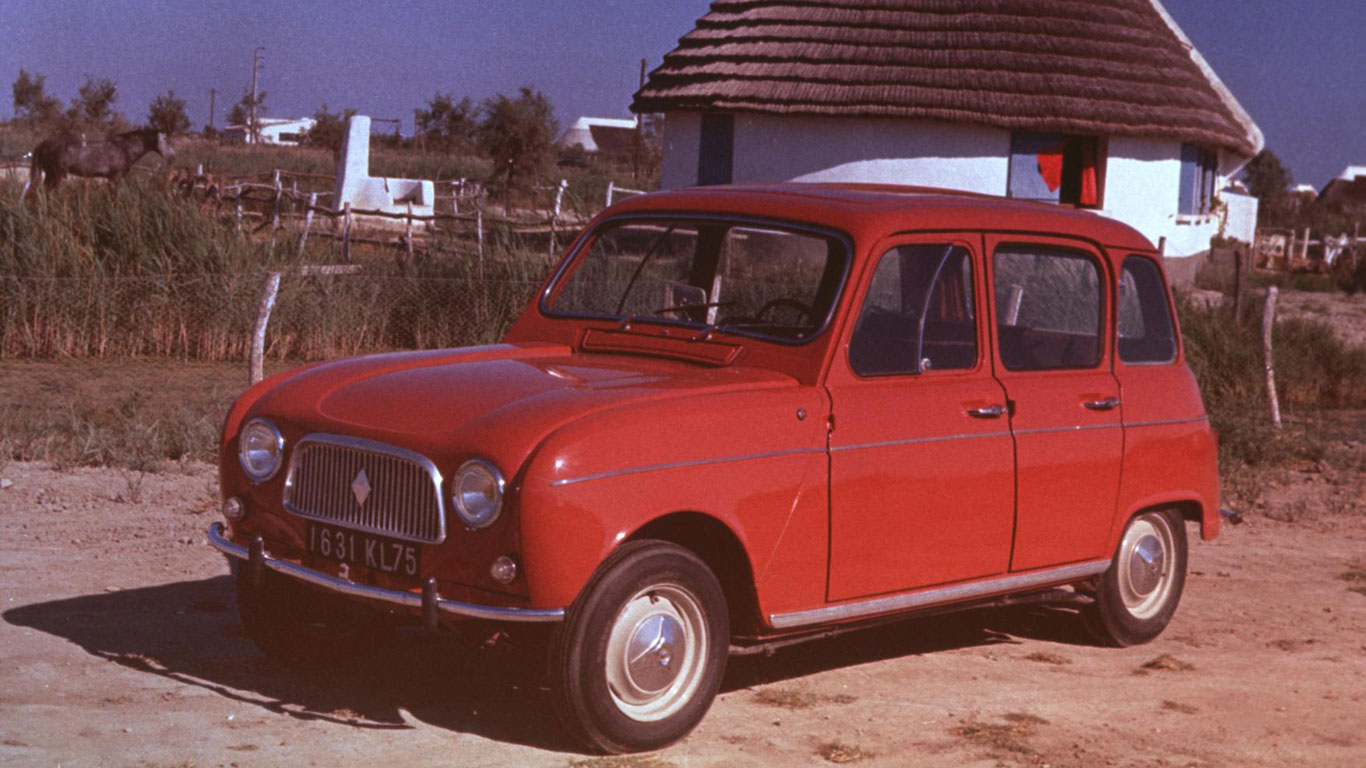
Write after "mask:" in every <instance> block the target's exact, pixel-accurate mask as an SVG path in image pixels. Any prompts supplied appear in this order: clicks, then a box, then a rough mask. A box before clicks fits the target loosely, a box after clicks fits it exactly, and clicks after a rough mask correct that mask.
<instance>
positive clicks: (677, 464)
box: [550, 448, 825, 488]
mask: <svg viewBox="0 0 1366 768" xmlns="http://www.w3.org/2000/svg"><path fill="white" fill-rule="evenodd" d="M803 453H825V449H824V448H789V449H787V450H784V451H767V452H765V453H749V454H745V455H743V456H722V457H720V458H716V459H692V460H689V461H674V462H670V463H668V464H651V465H649V466H644V467H630V468H628V469H614V470H612V471H611V472H599V473H597V474H593V475H583V476H581V477H565V478H561V479H559V480H552V481H551V483H550V485H551V486H552V487H556V488H558V487H560V486H562V485H574V484H575V483H586V482H588V481H590V480H603V479H605V478H609V477H620V476H622V475H636V474H640V473H641V472H654V471H657V470H661V469H679V468H682V467H700V466H703V465H706V464H730V463H732V462H736V461H752V460H754V459H771V458H774V457H776V456H796V455H798V454H803Z"/></svg>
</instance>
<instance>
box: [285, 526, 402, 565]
mask: <svg viewBox="0 0 1366 768" xmlns="http://www.w3.org/2000/svg"><path fill="white" fill-rule="evenodd" d="M308 553H309V554H311V555H318V556H320V557H325V558H327V559H329V560H338V561H340V562H343V563H347V564H348V565H362V566H365V567H366V568H373V569H375V570H377V571H382V572H384V573H397V574H400V575H403V576H413V577H416V576H417V574H418V572H419V562H418V549H417V545H416V544H409V543H407V542H402V541H397V540H395V539H390V538H386V537H384V536H376V535H374V534H372V533H365V532H364V531H351V530H347V529H345V528H334V527H333V526H330V525H323V524H321V523H309V524H308Z"/></svg>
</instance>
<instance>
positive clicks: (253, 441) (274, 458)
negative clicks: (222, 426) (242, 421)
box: [237, 419, 285, 483]
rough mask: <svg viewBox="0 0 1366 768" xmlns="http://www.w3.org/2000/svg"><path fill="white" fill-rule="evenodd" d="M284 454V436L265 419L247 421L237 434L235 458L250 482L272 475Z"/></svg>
mask: <svg viewBox="0 0 1366 768" xmlns="http://www.w3.org/2000/svg"><path fill="white" fill-rule="evenodd" d="M284 455H285V439H284V437H282V436H281V435H280V430H278V429H276V428H275V425H274V424H271V423H270V422H269V421H266V420H265V419H252V420H251V421H248V422H247V423H246V425H245V426H243V427H242V431H241V432H240V433H238V435H237V460H238V461H239V462H240V463H241V464H242V471H243V472H245V473H246V474H247V477H248V478H250V479H251V480H252V482H257V483H264V482H265V481H267V480H269V479H270V478H272V477H274V476H275V473H276V472H277V471H279V469H280V462H281V461H282V460H283V459H284Z"/></svg>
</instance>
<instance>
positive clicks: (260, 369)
mask: <svg viewBox="0 0 1366 768" xmlns="http://www.w3.org/2000/svg"><path fill="white" fill-rule="evenodd" d="M279 294H280V273H279V272H268V273H266V285H265V288H264V289H263V290H262V291H261V304H260V306H259V307H258V308H257V310H256V328H255V330H254V331H252V334H251V383H252V384H255V383H256V382H258V381H260V380H261V379H264V378H265V377H266V372H265V365H266V364H265V359H266V326H267V325H269V324H270V312H271V310H272V309H274V308H275V297H276V296H278V295H279Z"/></svg>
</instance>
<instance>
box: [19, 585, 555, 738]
mask: <svg viewBox="0 0 1366 768" xmlns="http://www.w3.org/2000/svg"><path fill="white" fill-rule="evenodd" d="M0 616H3V618H4V620H5V621H6V622H8V623H10V624H13V625H15V626H20V627H29V628H32V629H37V630H39V631H42V632H46V633H48V634H51V635H54V636H57V637H61V638H64V639H66V640H69V641H71V642H73V643H75V644H76V645H78V646H80V647H81V648H83V649H84V650H85V651H86V652H87V653H90V654H91V655H93V656H97V657H99V658H102V659H107V660H109V661H111V662H114V663H116V664H120V665H122V666H125V667H128V668H129V669H134V670H137V671H139V672H144V673H148V674H154V675H158V676H160V677H164V678H167V679H170V680H175V681H176V682H179V683H182V684H185V685H193V686H197V687H200V688H204V689H206V690H209V691H213V692H214V693H216V694H218V695H221V696H223V697H225V698H229V699H232V700H234V701H238V702H242V703H243V704H250V705H254V706H257V707H260V708H261V709H264V710H266V711H269V712H274V713H278V714H283V715H287V716H290V717H295V718H298V719H301V720H315V721H326V722H333V723H338V724H344V725H347V726H350V727H355V728H368V729H403V728H409V727H411V725H409V723H410V722H411V720H412V719H416V720H419V721H422V722H425V723H428V724H431V725H433V726H436V727H440V728H445V729H447V730H452V731H459V732H465V733H472V734H477V735H480V736H484V737H487V738H490V739H496V740H499V741H506V742H512V743H518V744H525V745H529V746H535V747H538V748H541V749H548V750H556V751H566V752H577V751H579V750H578V747H577V745H576V743H575V742H573V741H572V740H571V739H570V737H569V735H568V734H567V733H566V732H565V731H564V729H563V727H562V726H561V725H560V724H559V721H558V719H557V718H556V717H555V714H554V707H553V703H552V701H551V699H550V696H549V695H548V691H547V690H546V689H545V688H544V683H543V681H542V680H541V679H540V671H541V669H542V668H543V667H544V664H543V663H541V658H542V657H541V656H540V655H539V654H538V653H534V652H533V651H532V650H531V649H519V648H516V647H509V646H507V645H498V646H494V647H492V648H486V649H485V648H479V647H471V646H468V645H466V644H463V643H456V642H455V641H454V640H453V639H452V638H450V637H446V636H440V635H426V634H422V633H408V632H402V633H399V634H397V635H395V636H393V637H391V638H389V639H387V640H385V641H384V644H385V645H384V647H380V648H376V649H375V653H374V654H373V655H370V654H367V658H366V659H365V660H364V663H358V664H355V665H350V666H347V667H343V668H331V669H327V670H298V669H293V668H288V667H284V666H282V665H279V664H276V663H274V662H272V661H271V660H269V659H267V658H266V657H265V656H263V655H262V654H261V653H260V652H259V651H258V650H257V649H256V647H255V646H254V645H253V644H252V643H251V641H250V640H249V639H248V638H247V636H246V634H245V632H244V630H243V629H242V624H241V620H240V619H239V618H238V615H237V607H236V597H235V593H234V587H233V579H232V578H231V577H228V576H219V577H215V578H210V579H204V580H200V581H182V582H176V583H172V584H164V585H160V586H155V587H144V588H139V589H128V590H123V591H119V592H112V593H101V594H92V595H83V596H80V597H74V598H69V599H63V600H54V601H50V602H44V603H35V604H31V605H26V606H22V607H19V608H13V609H10V610H7V611H5V612H4V613H3V614H0ZM528 662H532V663H528Z"/></svg>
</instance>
